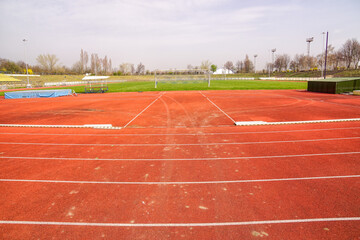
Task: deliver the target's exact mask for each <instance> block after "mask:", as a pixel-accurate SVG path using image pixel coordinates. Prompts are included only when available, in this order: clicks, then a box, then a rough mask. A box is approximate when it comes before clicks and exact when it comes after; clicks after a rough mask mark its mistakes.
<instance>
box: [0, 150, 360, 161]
mask: <svg viewBox="0 0 360 240" xmlns="http://www.w3.org/2000/svg"><path fill="white" fill-rule="evenodd" d="M354 154H360V152H338V153H310V154H295V155H273V156H249V157H239V156H238V157H216V158H211V157H204V158H72V157H70V158H65V157H15V156H0V159H22V160H61V161H63V160H64V161H218V160H241V159H271V158H296V157H315V156H338V155H354Z"/></svg>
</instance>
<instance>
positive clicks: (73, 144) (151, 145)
mask: <svg viewBox="0 0 360 240" xmlns="http://www.w3.org/2000/svg"><path fill="white" fill-rule="evenodd" d="M355 139H360V137H347V138H324V139H322V138H321V139H303V140H286V141H264V142H216V143H123V144H121V143H120V144H119V143H42V142H27V143H25V142H22V143H21V142H0V144H1V145H44V146H101V147H103V146H112V147H113V146H118V147H119V146H120V147H139V146H141V147H153V146H165V145H166V146H217V145H250V144H276V143H300V142H320V141H340V140H355Z"/></svg>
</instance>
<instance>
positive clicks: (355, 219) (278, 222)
mask: <svg viewBox="0 0 360 240" xmlns="http://www.w3.org/2000/svg"><path fill="white" fill-rule="evenodd" d="M340 221H360V217H337V218H308V219H285V220H265V221H245V222H215V223H214V222H210V223H94V222H46V221H6V220H1V221H0V224H23V225H55V226H87V227H222V226H243V225H263V224H286V223H313V222H340Z"/></svg>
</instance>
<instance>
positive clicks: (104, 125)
mask: <svg viewBox="0 0 360 240" xmlns="http://www.w3.org/2000/svg"><path fill="white" fill-rule="evenodd" d="M0 127H19V128H94V129H108V130H110V129H111V130H115V129H116V130H119V129H121V127H113V126H112V125H111V124H85V125H35V124H0Z"/></svg>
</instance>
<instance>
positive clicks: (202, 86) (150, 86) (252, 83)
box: [0, 80, 307, 96]
mask: <svg viewBox="0 0 360 240" xmlns="http://www.w3.org/2000/svg"><path fill="white" fill-rule="evenodd" d="M108 86H109V92H147V91H185V90H261V89H306V88H307V82H286V81H260V80H226V81H223V80H213V81H211V86H210V87H208V86H207V83H206V82H196V83H192V82H181V83H179V82H173V83H162V82H160V83H158V87H157V88H155V87H154V82H152V81H131V82H121V83H111V84H108ZM59 88H66V89H73V90H74V91H75V92H76V93H84V91H85V86H67V87H57V88H51V89H59ZM0 96H4V92H0Z"/></svg>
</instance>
